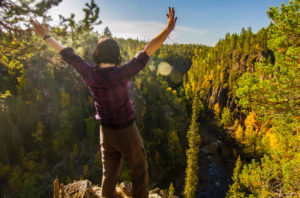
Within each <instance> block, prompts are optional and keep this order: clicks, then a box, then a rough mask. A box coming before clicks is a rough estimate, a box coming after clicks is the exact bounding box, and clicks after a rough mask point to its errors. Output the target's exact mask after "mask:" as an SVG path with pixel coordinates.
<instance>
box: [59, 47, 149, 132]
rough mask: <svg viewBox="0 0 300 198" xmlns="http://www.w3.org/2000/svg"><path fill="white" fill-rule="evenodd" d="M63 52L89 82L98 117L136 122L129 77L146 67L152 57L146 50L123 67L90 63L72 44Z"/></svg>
mask: <svg viewBox="0 0 300 198" xmlns="http://www.w3.org/2000/svg"><path fill="white" fill-rule="evenodd" d="M60 55H61V56H62V58H63V60H64V61H66V62H67V63H69V64H70V65H72V66H73V67H74V68H75V69H76V71H77V72H78V73H79V74H80V75H81V78H82V80H83V82H84V83H85V84H86V85H87V86H88V88H89V90H90V92H91V94H92V96H93V98H94V100H95V102H94V104H95V108H96V115H95V119H96V120H99V121H100V122H101V124H103V125H104V126H111V127H118V126H123V125H126V123H131V122H133V120H134V118H135V112H134V110H133V107H132V104H131V101H130V95H129V81H130V80H131V79H132V78H133V77H134V76H135V75H136V74H137V73H138V72H139V71H140V70H141V69H143V68H144V67H145V65H146V64H147V62H148V60H149V56H148V55H147V53H146V52H139V53H137V55H136V56H135V57H134V58H133V59H131V60H130V61H129V62H128V63H126V64H124V65H122V66H120V67H107V68H99V67H96V66H95V65H90V64H88V63H87V62H85V61H84V60H82V59H81V58H80V57H79V56H77V55H76V54H75V53H74V51H73V49H72V48H70V47H67V48H64V49H63V50H62V51H61V52H60Z"/></svg>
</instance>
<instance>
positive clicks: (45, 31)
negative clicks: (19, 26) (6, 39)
mask: <svg viewBox="0 0 300 198" xmlns="http://www.w3.org/2000/svg"><path fill="white" fill-rule="evenodd" d="M30 23H31V24H32V25H33V31H34V32H35V33H36V35H37V36H38V37H41V38H44V37H45V36H46V35H49V26H48V25H46V26H43V25H42V24H40V23H39V22H38V21H37V20H35V19H30Z"/></svg>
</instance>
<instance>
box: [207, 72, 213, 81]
mask: <svg viewBox="0 0 300 198" xmlns="http://www.w3.org/2000/svg"><path fill="white" fill-rule="evenodd" d="M208 79H209V80H213V79H214V71H213V70H211V71H210V75H209V77H208Z"/></svg>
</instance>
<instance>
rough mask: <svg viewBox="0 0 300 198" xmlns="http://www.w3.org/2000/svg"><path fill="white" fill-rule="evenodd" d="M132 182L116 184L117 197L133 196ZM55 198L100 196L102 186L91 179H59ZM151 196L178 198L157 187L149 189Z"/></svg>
mask: <svg viewBox="0 0 300 198" xmlns="http://www.w3.org/2000/svg"><path fill="white" fill-rule="evenodd" d="M131 192H132V184H131V182H128V181H125V182H122V183H121V184H118V185H117V186H116V194H117V198H130V197H131V196H132V194H131ZM54 198H100V187H99V186H96V185H93V184H92V182H91V181H89V180H80V181H75V180H74V182H73V183H71V184H68V185H64V184H62V183H61V184H60V183H59V181H58V179H56V180H55V181H54ZM149 198H178V197H177V196H169V195H168V193H167V191H166V190H161V189H160V188H155V189H153V190H151V191H149Z"/></svg>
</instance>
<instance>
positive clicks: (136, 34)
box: [97, 20, 205, 43]
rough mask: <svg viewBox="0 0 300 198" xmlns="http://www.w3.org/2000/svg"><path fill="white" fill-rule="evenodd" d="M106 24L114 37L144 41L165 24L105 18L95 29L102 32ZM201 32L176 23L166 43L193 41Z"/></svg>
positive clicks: (203, 32)
mask: <svg viewBox="0 0 300 198" xmlns="http://www.w3.org/2000/svg"><path fill="white" fill-rule="evenodd" d="M106 26H108V28H109V29H110V31H111V32H112V34H113V36H115V37H121V38H134V39H139V40H146V41H149V40H151V39H152V38H154V37H155V36H156V35H157V34H159V33H160V32H161V31H162V30H163V29H164V28H165V24H162V23H159V22H156V21H114V20H105V21H104V22H103V23H102V24H101V25H100V26H99V27H98V28H97V29H98V31H99V32H101V33H102V32H103V29H104V28H105V27H106ZM203 34H205V31H204V30H200V29H196V28H190V27H185V26H180V25H176V27H175V29H174V31H173V32H172V33H171V35H170V36H169V38H168V39H167V40H166V43H174V42H176V43H195V39H197V38H200V36H201V35H203ZM199 40H200V39H199Z"/></svg>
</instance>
